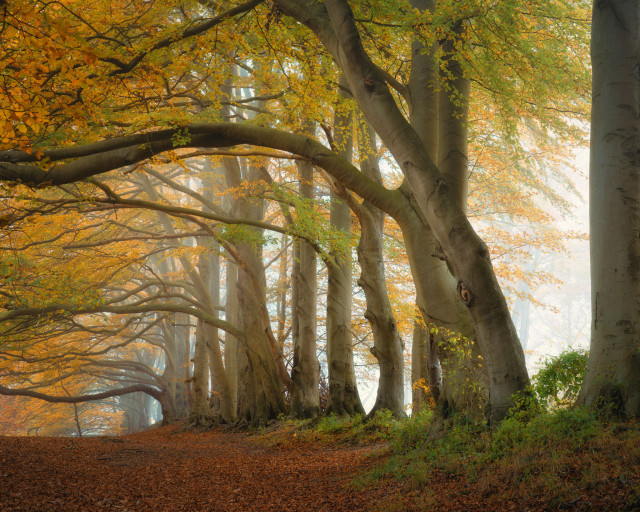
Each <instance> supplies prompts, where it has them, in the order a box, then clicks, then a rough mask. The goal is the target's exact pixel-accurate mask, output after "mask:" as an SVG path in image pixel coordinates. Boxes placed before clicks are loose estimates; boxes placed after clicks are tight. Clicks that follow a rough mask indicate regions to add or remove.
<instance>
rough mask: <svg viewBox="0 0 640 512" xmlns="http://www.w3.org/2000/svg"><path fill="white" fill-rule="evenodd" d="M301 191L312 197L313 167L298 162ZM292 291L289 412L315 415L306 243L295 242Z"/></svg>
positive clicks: (313, 276)
mask: <svg viewBox="0 0 640 512" xmlns="http://www.w3.org/2000/svg"><path fill="white" fill-rule="evenodd" d="M297 166H298V178H299V182H300V185H299V186H300V195H301V196H302V197H305V198H308V199H313V167H312V166H311V164H309V163H308V162H302V161H299V162H297ZM295 248H296V251H295V253H296V258H295V260H296V261H295V263H294V274H295V275H294V294H293V305H292V308H293V313H292V316H293V317H294V319H295V321H294V322H293V329H292V332H293V368H292V370H291V379H292V380H293V391H292V394H291V410H290V413H291V416H293V417H294V418H315V417H316V416H318V415H319V414H320V396H319V384H320V364H319V362H318V355H317V351H316V338H317V314H316V313H317V306H316V301H317V294H318V282H317V281H318V279H317V271H316V259H317V258H316V252H315V250H314V249H313V247H311V246H310V245H309V244H308V243H306V242H304V241H302V240H300V241H297V242H295Z"/></svg>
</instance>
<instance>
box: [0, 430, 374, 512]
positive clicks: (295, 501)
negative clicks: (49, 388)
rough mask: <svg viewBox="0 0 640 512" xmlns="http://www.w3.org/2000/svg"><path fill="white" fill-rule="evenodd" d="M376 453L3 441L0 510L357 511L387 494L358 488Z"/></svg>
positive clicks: (248, 442) (232, 440) (159, 442)
mask: <svg viewBox="0 0 640 512" xmlns="http://www.w3.org/2000/svg"><path fill="white" fill-rule="evenodd" d="M374 450H375V448H374V447H341V448H338V449H335V448H328V447H326V446H318V445H312V444H306V443H285V444H284V445H282V446H274V447H265V446H261V445H259V444H257V443H256V442H255V441H254V440H252V439H251V438H250V437H247V436H246V435H244V434H224V433H221V432H216V431H213V432H206V433H177V434H173V435H172V434H170V433H169V431H168V430H167V429H164V428H163V429H159V430H157V431H151V432H146V433H142V434H138V435H133V436H126V437H121V438H82V439H77V438H73V439H71V438H35V437H28V438H25V437H22V438H18V437H0V510H2V511H3V512H4V511H20V512H27V511H28V512H36V511H37V512H44V511H52V512H54V511H56V512H57V511H94V510H97V511H105V510H110V511H122V512H124V511H143V510H144V511H181V510H182V511H197V512H200V511H209V510H211V511H283V512H284V511H311V510H317V511H320V510H326V511H354V510H367V509H369V508H371V506H372V505H374V504H375V503H376V500H377V499H379V498H381V497H382V496H383V495H384V493H385V491H384V489H377V490H375V489H373V490H372V489H366V490H355V489H354V488H353V487H352V486H351V485H350V483H351V481H352V479H353V478H354V476H355V475H356V474H357V473H359V472H361V471H362V470H363V469H365V467H367V466H369V465H370V464H371V458H370V457H367V456H368V455H369V454H371V453H372V452H373V451H374Z"/></svg>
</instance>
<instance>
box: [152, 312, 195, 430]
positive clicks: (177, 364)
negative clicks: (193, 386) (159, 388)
mask: <svg viewBox="0 0 640 512" xmlns="http://www.w3.org/2000/svg"><path fill="white" fill-rule="evenodd" d="M184 320H185V316H184V315H181V314H176V315H174V316H173V322H172V323H166V322H165V323H164V324H163V325H162V334H163V337H164V346H165V354H166V356H165V366H164V371H163V372H162V380H163V381H164V382H166V386H165V390H164V391H163V393H162V395H161V397H162V398H161V399H159V401H160V406H161V409H162V421H163V423H171V422H173V421H175V420H178V419H182V418H186V417H187V416H188V415H189V403H188V400H187V387H186V384H185V378H184V369H183V367H184V366H186V363H187V362H186V360H185V359H184V352H185V350H184V349H185V341H186V340H185V339H184V336H182V335H181V333H179V329H178V327H177V326H176V323H179V322H181V321H184Z"/></svg>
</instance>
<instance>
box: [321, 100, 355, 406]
mask: <svg viewBox="0 0 640 512" xmlns="http://www.w3.org/2000/svg"><path fill="white" fill-rule="evenodd" d="M341 109H343V110H344V105H340V106H338V107H337V108H336V115H335V121H334V140H335V144H336V147H337V148H338V150H339V152H340V153H341V154H342V156H344V157H345V158H346V159H347V160H351V156H352V145H353V140H352V139H353V137H352V135H351V131H352V129H353V128H352V120H351V114H350V113H346V112H341V111H340V110H341ZM330 223H331V226H332V227H333V228H334V229H336V230H340V231H343V232H344V233H345V234H350V233H351V209H350V208H349V206H348V205H346V204H345V203H344V202H343V201H341V200H340V199H339V198H338V196H337V195H336V194H335V192H333V191H332V192H331V214H330ZM331 256H332V258H333V264H330V265H328V266H327V272H328V281H329V284H328V290H327V362H328V366H329V402H328V404H327V411H326V412H327V413H331V412H333V413H336V414H357V413H360V414H362V413H364V408H363V407H362V402H360V396H359V395H358V386H357V382H356V373H355V368H354V366H353V336H352V334H351V301H352V284H351V250H350V248H347V250H346V251H345V250H342V251H340V250H333V251H332V254H331Z"/></svg>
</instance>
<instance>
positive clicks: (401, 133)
mask: <svg viewBox="0 0 640 512" xmlns="http://www.w3.org/2000/svg"><path fill="white" fill-rule="evenodd" d="M325 6H326V8H327V11H328V14H329V18H330V20H331V25H332V27H333V31H334V33H335V37H336V39H335V41H336V42H337V46H333V48H330V49H332V50H333V53H334V55H335V56H336V57H337V59H338V61H339V64H340V67H341V69H342V71H343V72H344V74H345V77H346V79H347V82H348V84H349V90H350V91H351V93H352V94H353V96H354V98H355V99H356V101H357V102H358V105H359V106H360V108H361V109H362V111H363V113H364V114H365V116H366V117H367V119H368V121H369V122H370V123H371V124H372V126H373V127H374V129H375V130H376V132H377V133H378V134H379V135H380V137H381V138H382V139H383V141H384V143H385V145H386V146H387V148H389V151H390V152H391V153H392V154H393V156H394V158H395V160H396V162H398V164H399V165H400V167H401V169H402V170H403V172H404V174H405V176H406V177H407V179H408V181H409V183H410V185H411V189H412V191H413V193H414V194H415V196H416V198H417V199H418V203H419V207H420V210H421V211H422V212H423V214H424V217H425V219H426V220H427V221H428V223H429V225H430V227H431V229H432V230H433V235H434V238H435V239H436V241H437V242H438V245H439V247H440V248H441V252H442V255H443V257H444V258H445V259H446V261H447V262H448V264H449V266H450V267H451V271H452V273H453V275H454V276H455V277H456V281H457V286H456V288H457V291H458V295H459V297H460V299H461V300H462V302H463V303H464V304H465V306H466V307H467V308H468V309H469V312H470V313H471V317H472V318H473V320H474V323H475V327H476V334H477V338H478V343H479V344H480V349H481V351H482V354H483V357H484V362H485V364H486V366H487V371H488V374H489V386H490V407H489V419H490V421H492V422H496V421H499V420H501V419H502V418H503V417H504V416H505V414H506V413H507V411H508V410H509V408H510V407H511V406H512V404H513V398H512V397H513V395H514V394H516V393H517V392H519V391H521V390H523V389H524V388H525V387H526V386H527V385H528V384H529V377H528V374H527V369H526V366H525V361H524V354H523V352H522V347H521V346H520V343H519V341H518V337H517V334H516V331H515V327H514V325H513V322H512V320H511V316H510V314H509V309H508V308H507V303H506V301H505V299H504V296H503V294H502V292H501V290H500V286H499V285H498V282H497V279H496V276H495V273H494V271H493V266H492V264H491V258H490V255H489V250H488V248H487V246H486V245H485V244H484V242H483V241H482V240H481V239H480V237H478V235H477V234H476V233H475V231H474V230H473V228H472V227H471V224H470V223H469V220H468V219H467V217H466V215H465V214H464V211H463V210H462V209H461V208H460V207H459V206H458V204H457V202H456V197H455V194H454V193H453V192H452V190H451V185H450V183H449V180H448V179H447V177H446V176H445V175H443V174H442V173H441V171H440V170H439V169H438V167H437V166H436V164H435V163H434V160H433V159H432V158H431V156H430V155H429V153H428V152H427V151H426V149H425V147H424V145H423V143H422V140H421V139H420V136H419V135H418V134H417V133H416V131H415V130H414V129H413V128H412V127H411V125H410V124H409V123H408V122H407V121H406V119H405V118H404V117H403V115H402V113H401V112H400V110H399V109H398V106H397V104H396V102H395V100H394V99H393V96H392V95H391V93H390V92H389V89H388V87H387V84H386V83H385V81H384V80H383V79H381V78H380V75H379V73H378V72H377V71H376V69H375V67H374V65H373V63H372V61H371V59H370V58H369V57H368V55H366V53H365V51H364V49H363V47H362V42H361V39H360V37H359V33H358V29H357V27H356V25H355V22H354V18H353V13H352V12H351V9H350V8H349V5H348V3H347V2H346V1H345V0H325ZM315 28H316V30H317V31H318V32H321V33H322V36H324V37H325V38H326V33H325V32H326V28H325V27H324V26H323V27H320V26H318V27H315ZM327 44H329V42H328V40H327Z"/></svg>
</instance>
